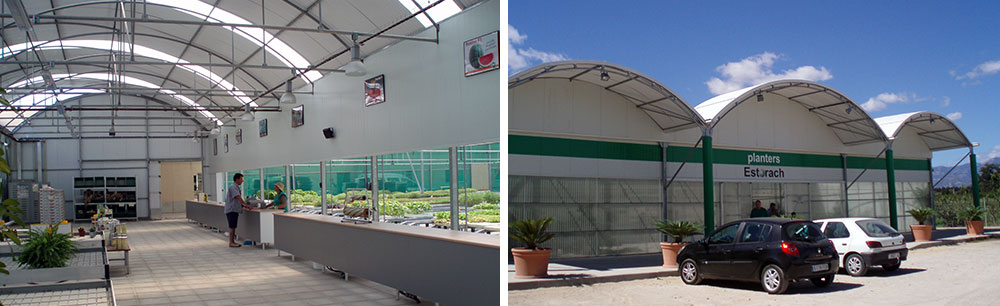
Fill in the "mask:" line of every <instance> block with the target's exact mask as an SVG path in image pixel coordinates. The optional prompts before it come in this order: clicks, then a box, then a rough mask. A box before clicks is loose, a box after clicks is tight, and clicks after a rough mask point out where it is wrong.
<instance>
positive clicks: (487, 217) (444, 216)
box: [434, 211, 500, 224]
mask: <svg viewBox="0 0 1000 306" xmlns="http://www.w3.org/2000/svg"><path fill="white" fill-rule="evenodd" d="M458 219H459V220H465V214H458ZM468 221H469V222H473V223H500V214H499V213H497V214H495V215H492V214H475V212H474V211H471V212H469V220H468ZM434 223H439V224H447V223H451V212H447V211H444V212H437V213H434Z"/></svg>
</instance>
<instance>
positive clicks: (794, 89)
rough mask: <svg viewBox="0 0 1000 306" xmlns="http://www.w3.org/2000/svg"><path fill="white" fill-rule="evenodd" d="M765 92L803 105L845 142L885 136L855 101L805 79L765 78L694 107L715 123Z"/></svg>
mask: <svg viewBox="0 0 1000 306" xmlns="http://www.w3.org/2000/svg"><path fill="white" fill-rule="evenodd" d="M764 93H767V94H772V95H778V96H781V97H784V98H786V99H788V100H791V101H792V102H795V103H798V104H799V105H802V107H805V108H806V109H807V110H809V112H811V113H813V114H816V116H817V117H819V118H820V119H821V120H823V122H825V123H826V126H828V127H830V128H831V129H833V130H834V133H836V134H837V137H838V138H840V141H841V142H843V143H844V144H846V145H853V144H860V143H868V142H875V141H885V140H887V137H886V136H885V134H884V133H882V130H881V129H880V128H879V126H878V124H877V123H875V120H873V119H872V117H871V116H869V115H868V113H867V112H865V111H864V110H863V109H861V106H860V105H858V103H856V102H854V101H853V100H851V99H850V98H849V97H847V96H846V95H844V94H842V93H840V92H838V91H837V90H834V89H833V88H831V87H829V86H826V85H823V84H820V83H816V82H813V81H807V80H776V81H770V82H766V83H763V84H759V85H755V86H751V87H747V88H743V89H740V90H735V91H732V92H728V93H724V94H721V95H718V96H716V97H714V98H711V99H708V100H706V101H705V102H702V103H701V104H698V106H695V107H694V109H695V110H697V111H698V113H699V114H701V116H702V118H706V119H707V120H708V121H707V122H708V124H709V125H710V126H713V127H714V126H715V125H717V124H718V123H719V121H721V120H725V119H723V118H724V117H725V116H726V114H728V113H729V112H731V111H733V110H734V109H735V108H736V107H738V106H739V105H740V104H742V103H743V102H747V101H757V98H756V97H757V95H758V94H764ZM754 103H756V102H754Z"/></svg>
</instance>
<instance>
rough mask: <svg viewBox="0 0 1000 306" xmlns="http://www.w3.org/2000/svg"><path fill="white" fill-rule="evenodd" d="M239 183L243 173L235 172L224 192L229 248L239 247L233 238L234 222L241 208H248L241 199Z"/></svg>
mask: <svg viewBox="0 0 1000 306" xmlns="http://www.w3.org/2000/svg"><path fill="white" fill-rule="evenodd" d="M240 185H243V174H240V173H237V174H236V175H233V184H232V185H229V191H227V192H226V206H225V209H224V211H225V212H226V221H229V247H231V248H238V247H240V244H238V243H236V240H235V239H236V222H237V221H239V218H240V213H243V208H246V209H250V205H247V202H246V201H243V191H242V190H240Z"/></svg>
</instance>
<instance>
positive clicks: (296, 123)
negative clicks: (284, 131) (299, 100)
mask: <svg viewBox="0 0 1000 306" xmlns="http://www.w3.org/2000/svg"><path fill="white" fill-rule="evenodd" d="M303 124H306V118H305V106H304V105H299V106H296V107H293V108H292V127H300V126H302V125H303Z"/></svg>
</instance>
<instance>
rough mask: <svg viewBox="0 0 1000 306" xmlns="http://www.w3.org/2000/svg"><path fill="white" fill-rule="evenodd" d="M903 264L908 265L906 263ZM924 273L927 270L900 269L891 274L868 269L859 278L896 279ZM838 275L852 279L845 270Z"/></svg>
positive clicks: (876, 269) (877, 269) (881, 270)
mask: <svg viewBox="0 0 1000 306" xmlns="http://www.w3.org/2000/svg"><path fill="white" fill-rule="evenodd" d="M903 264H906V263H905V262H904V263H903ZM924 271H927V269H919V268H899V270H896V271H892V272H889V271H886V270H884V269H881V268H868V273H867V274H865V276H858V277H896V276H903V275H907V274H913V273H920V272H924ZM837 274H838V275H837V277H844V278H848V277H852V276H850V275H847V272H845V271H844V270H843V269H841V270H840V272H838V273H837Z"/></svg>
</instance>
